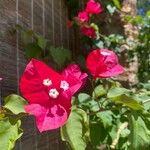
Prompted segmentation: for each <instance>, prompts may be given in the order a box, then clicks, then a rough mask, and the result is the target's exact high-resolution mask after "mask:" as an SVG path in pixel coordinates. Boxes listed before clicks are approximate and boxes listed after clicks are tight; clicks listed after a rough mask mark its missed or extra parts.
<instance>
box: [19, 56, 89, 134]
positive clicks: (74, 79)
mask: <svg viewBox="0 0 150 150" xmlns="http://www.w3.org/2000/svg"><path fill="white" fill-rule="evenodd" d="M75 66H76V65H71V66H69V67H67V68H66V69H65V70H64V71H63V73H62V74H59V73H57V72H56V71H54V70H53V69H51V68H50V67H48V66H47V65H46V64H44V63H43V62H41V61H39V60H36V59H32V60H31V61H30V62H29V64H28V65H27V66H26V69H25V71H24V73H23V75H22V77H21V81H20V90H21V93H22V95H23V96H24V97H25V98H26V99H27V100H28V102H29V105H26V106H25V111H26V112H27V113H30V114H32V115H34V116H35V117H36V124H37V127H38V129H39V131H40V132H43V131H46V130H51V129H56V128H59V127H61V126H63V125H64V124H65V122H66V121H67V119H68V116H69V114H70V109H71V97H72V95H73V94H74V93H75V92H77V91H78V90H79V89H80V88H81V86H82V85H83V83H84V81H85V78H86V77H87V75H86V74H84V73H81V71H80V69H78V70H75V68H76V67H77V66H76V67H75Z"/></svg>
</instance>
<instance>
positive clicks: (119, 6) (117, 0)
mask: <svg viewBox="0 0 150 150" xmlns="http://www.w3.org/2000/svg"><path fill="white" fill-rule="evenodd" d="M113 2H114V5H115V6H116V7H117V8H118V9H121V4H120V0H113Z"/></svg>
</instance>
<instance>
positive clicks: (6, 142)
mask: <svg viewBox="0 0 150 150" xmlns="http://www.w3.org/2000/svg"><path fill="white" fill-rule="evenodd" d="M20 125H21V121H20V120H19V121H17V122H13V121H12V120H9V119H8V118H4V119H3V120H0V149H1V150H12V149H13V148H14V146H15V143H16V140H17V139H19V138H20V137H21V136H22V134H23V133H22V130H21V129H20Z"/></svg>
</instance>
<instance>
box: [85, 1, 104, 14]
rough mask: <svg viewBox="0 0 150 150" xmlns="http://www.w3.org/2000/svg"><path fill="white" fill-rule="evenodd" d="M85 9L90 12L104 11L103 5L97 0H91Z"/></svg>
mask: <svg viewBox="0 0 150 150" xmlns="http://www.w3.org/2000/svg"><path fill="white" fill-rule="evenodd" d="M85 10H86V12H87V13H89V14H99V13H101V12H102V7H101V5H100V3H98V2H95V0H89V1H88V2H87V5H86V9H85Z"/></svg>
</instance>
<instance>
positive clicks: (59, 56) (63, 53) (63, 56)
mask: <svg viewBox="0 0 150 150" xmlns="http://www.w3.org/2000/svg"><path fill="white" fill-rule="evenodd" d="M49 50H50V53H51V56H52V58H53V61H54V62H55V63H56V64H57V65H58V66H59V67H62V66H63V65H64V63H65V62H66V61H68V60H71V52H70V50H68V49H64V48H54V47H51V48H50V49H49Z"/></svg>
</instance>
